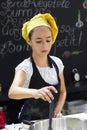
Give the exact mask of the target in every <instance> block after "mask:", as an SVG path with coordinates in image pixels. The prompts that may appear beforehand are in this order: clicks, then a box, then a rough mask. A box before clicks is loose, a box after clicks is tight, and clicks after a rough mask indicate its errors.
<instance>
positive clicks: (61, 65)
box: [51, 56, 64, 74]
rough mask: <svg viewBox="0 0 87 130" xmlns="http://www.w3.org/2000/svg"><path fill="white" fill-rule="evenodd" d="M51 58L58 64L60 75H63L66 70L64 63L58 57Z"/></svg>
mask: <svg viewBox="0 0 87 130" xmlns="http://www.w3.org/2000/svg"><path fill="white" fill-rule="evenodd" d="M51 58H52V59H53V60H54V61H55V63H56V64H57V66H58V69H59V74H61V73H62V72H63V70H64V65H63V62H62V60H61V59H60V58H58V57H56V56H51Z"/></svg>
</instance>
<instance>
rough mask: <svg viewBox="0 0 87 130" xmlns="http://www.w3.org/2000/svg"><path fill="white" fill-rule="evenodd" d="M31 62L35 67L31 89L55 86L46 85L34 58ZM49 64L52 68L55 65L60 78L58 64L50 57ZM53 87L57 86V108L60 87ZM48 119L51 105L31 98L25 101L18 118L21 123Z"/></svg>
mask: <svg viewBox="0 0 87 130" xmlns="http://www.w3.org/2000/svg"><path fill="white" fill-rule="evenodd" d="M31 61H32V67H33V75H32V77H31V81H30V85H29V88H31V87H33V89H40V88H42V87H45V86H50V85H53V84H49V83H46V82H45V81H44V80H43V78H42V77H41V75H40V73H39V70H38V69H37V67H36V65H35V63H34V60H33V58H32V57H31ZM48 62H49V66H50V67H52V65H54V67H55V69H56V72H57V76H58V75H59V70H58V67H57V65H56V63H55V62H54V61H53V60H52V59H51V57H50V56H48ZM58 82H59V77H58ZM53 86H55V87H56V89H57V90H58V93H57V94H54V107H55V105H56V102H57V101H58V97H59V93H60V87H59V83H58V84H56V85H53ZM48 117H49V103H48V102H47V101H43V100H42V99H34V98H29V99H25V101H24V105H23V106H22V109H21V112H20V114H19V117H18V118H19V121H20V122H22V120H37V119H46V118H48Z"/></svg>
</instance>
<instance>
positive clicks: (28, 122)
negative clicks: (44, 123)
mask: <svg viewBox="0 0 87 130" xmlns="http://www.w3.org/2000/svg"><path fill="white" fill-rule="evenodd" d="M22 122H23V123H24V124H26V125H33V124H34V123H35V122H34V121H28V120H23V121H22Z"/></svg>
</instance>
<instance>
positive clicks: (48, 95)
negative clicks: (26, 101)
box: [34, 86, 58, 103]
mask: <svg viewBox="0 0 87 130" xmlns="http://www.w3.org/2000/svg"><path fill="white" fill-rule="evenodd" d="M52 92H54V93H58V92H57V90H56V88H55V87H54V86H46V87H43V88H41V89H38V90H36V94H35V96H34V98H35V99H38V98H41V99H42V100H44V101H48V102H49V103H51V101H52V100H53V99H54V97H53V94H52Z"/></svg>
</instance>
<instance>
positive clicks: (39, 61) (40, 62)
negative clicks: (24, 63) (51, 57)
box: [32, 56, 49, 67]
mask: <svg viewBox="0 0 87 130" xmlns="http://www.w3.org/2000/svg"><path fill="white" fill-rule="evenodd" d="M32 57H33V60H34V62H35V64H36V65H37V66H39V67H47V66H49V64H48V57H47V56H46V57H37V56H32Z"/></svg>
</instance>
